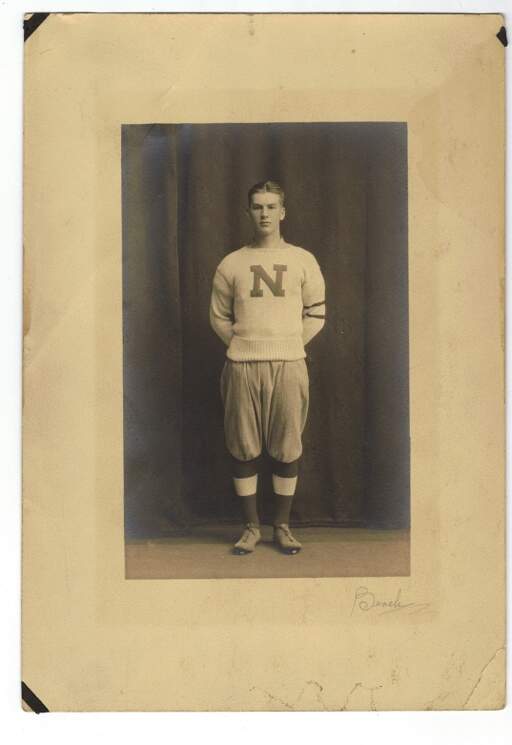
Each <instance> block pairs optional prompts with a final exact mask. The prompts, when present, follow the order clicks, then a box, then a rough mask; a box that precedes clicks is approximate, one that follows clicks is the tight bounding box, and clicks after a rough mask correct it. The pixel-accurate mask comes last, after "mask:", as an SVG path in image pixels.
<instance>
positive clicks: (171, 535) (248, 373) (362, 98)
mask: <svg viewBox="0 0 512 745" xmlns="http://www.w3.org/2000/svg"><path fill="white" fill-rule="evenodd" d="M36 16H37V17H36ZM43 16H44V17H43ZM26 20H27V25H26V40H25V47H24V49H25V61H24V70H25V84H24V85H25V87H24V222H23V243H24V339H23V567H22V577H23V600H22V605H23V608H22V613H23V618H22V626H23V629H22V639H23V648H22V683H23V688H22V698H23V701H24V704H23V706H24V707H26V708H29V709H30V710H32V711H35V710H37V709H38V708H39V709H40V710H42V711H43V710H49V711H50V712H53V711H81V712H82V711H148V712H149V711H217V710H219V711H289V712H294V711H337V712H345V711H392V710H395V711H397V710H401V711H411V710H421V711H427V710H474V709H485V710H493V709H499V708H502V707H503V706H504V703H505V679H506V660H505V645H506V633H505V632H506V626H505V560H504V557H505V551H504V548H505V498H504V495H505V478H504V477H505V437H504V431H505V409H504V403H503V402H504V287H505V280H504V276H505V275H504V236H505V232H504V228H505V219H504V216H505V212H504V204H505V201H504V193H505V192H504V186H505V185H504V168H503V163H504V144H505V127H504V122H505V80H504V70H505V65H504V62H505V56H504V55H505V47H504V43H505V40H506V34H505V35H504V25H505V24H504V19H503V17H502V16H499V15H496V14H488V15H486V14H459V15H455V14H454V15H449V14H442V13H439V14H425V13H423V14H417V15H415V14H371V13H365V14H357V13H353V14H343V13H339V14H323V13H319V14H316V13H297V14H293V13H290V14H287V13H275V14H266V13H261V14H258V13H256V14H244V13H232V14H230V13H219V14H207V13H204V14H203V13H168V14H166V13H162V14H160V13H154V14H153V13H140V14H138V13H134V14H131V13H119V14H117V13H105V14H103V13H69V14H67V13H50V14H48V15H47V14H34V16H32V15H30V14H28V16H27V19H26ZM38 702H39V703H38ZM41 707H44V709H41Z"/></svg>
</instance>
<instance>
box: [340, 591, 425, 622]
mask: <svg viewBox="0 0 512 745" xmlns="http://www.w3.org/2000/svg"><path fill="white" fill-rule="evenodd" d="M429 605H430V603H414V602H409V603H404V602H403V601H402V588H401V587H400V588H399V589H398V591H397V593H396V595H395V597H394V598H392V599H391V600H388V599H386V600H380V599H378V598H377V596H376V595H375V593H374V592H371V591H370V590H369V589H368V588H367V587H358V588H357V590H356V591H355V593H354V602H353V603H352V610H351V611H350V615H352V614H353V613H354V611H355V610H360V611H363V612H364V613H366V612H368V611H372V610H373V611H376V612H377V615H380V616H381V615H384V614H385V613H393V612H394V611H397V610H406V609H407V610H408V614H412V613H417V612H419V611H422V610H425V609H426V608H428V607H429Z"/></svg>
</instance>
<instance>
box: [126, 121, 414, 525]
mask: <svg viewBox="0 0 512 745" xmlns="http://www.w3.org/2000/svg"><path fill="white" fill-rule="evenodd" d="M121 138H122V164H121V165H122V219H123V264H122V271H123V383H124V507H125V536H126V538H127V539H139V538H140V539H148V538H165V537H166V536H172V535H176V534H181V535H186V534H187V532H188V531H191V530H193V529H194V527H195V526H201V525H222V524H224V525H231V524H232V525H240V524H241V516H240V506H239V503H238V498H237V497H236V496H235V494H234V492H233V487H232V483H231V471H230V463H229V455H228V453H227V450H226V447H225V443H224V431H223V408H222V401H221V396H220V389H219V378H220V373H221V370H222V366H223V363H224V360H225V347H224V346H223V344H222V342H221V341H220V340H219V338H218V337H217V336H216V335H215V334H214V333H213V331H212V329H211V326H210V323H209V316H208V312H209V302H210V294H211V286H212V278H213V275H214V273H215V269H216V267H217V265H218V264H219V262H220V261H221V260H222V258H223V257H224V256H225V255H226V254H228V253H229V252H231V251H234V250H235V249H237V248H239V247H240V246H242V245H244V244H245V243H247V242H248V241H249V240H250V237H251V229H250V225H249V222H248V220H247V216H246V213H245V207H246V203H247V191H248V189H249V188H250V187H251V186H252V185H253V184H254V183H256V182H258V181H262V180H265V179H272V180H275V181H277V182H278V183H280V184H281V185H282V186H283V188H284V192H285V198H286V218H285V220H284V221H283V223H282V234H283V236H284V238H285V240H286V241H288V242H290V243H293V244H295V245H299V246H302V247H304V248H305V249H307V250H308V251H311V252H312V253H313V254H314V255H315V257H316V258H317V260H318V262H319V264H320V267H321V269H322V272H323V275H324V278H325V282H326V299H327V308H328V311H327V320H326V324H325V327H324V329H323V331H322V333H321V334H319V335H318V336H317V337H316V338H315V339H313V341H312V342H311V343H310V344H309V345H308V346H307V347H306V352H307V365H308V371H309V378H310V404H309V413H308V421H307V424H306V429H305V431H304V435H303V447H304V450H303V456H302V459H301V463H300V474H299V480H298V487H297V493H296V497H295V500H294V503H293V510H292V515H291V524H292V525H293V526H297V527H306V526H316V527H322V526H326V527H327V526H328V527H339V528H363V529H364V528H367V529H407V528H408V527H409V521H410V478H409V476H410V463H409V454H410V453H409V451H410V443H409V382H408V380H409V370H408V365H409V349H408V229H407V125H406V123H403V122H397V123H279V124H267V123H261V124H147V125H141V124H137V125H131V124H126V125H124V126H123V127H122V131H121ZM259 484H260V486H259V495H258V498H259V505H260V512H261V517H262V521H263V522H265V521H266V520H269V515H270V508H271V504H270V502H271V499H272V488H271V479H270V471H269V467H268V464H266V463H265V461H264V463H263V470H262V472H261V476H260V481H259Z"/></svg>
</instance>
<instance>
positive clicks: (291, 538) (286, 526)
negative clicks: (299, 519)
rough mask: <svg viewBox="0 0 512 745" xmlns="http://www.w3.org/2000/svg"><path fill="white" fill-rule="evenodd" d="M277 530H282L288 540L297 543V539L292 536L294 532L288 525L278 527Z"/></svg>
mask: <svg viewBox="0 0 512 745" xmlns="http://www.w3.org/2000/svg"><path fill="white" fill-rule="evenodd" d="M277 530H282V531H283V533H284V534H285V535H286V537H287V538H289V539H290V540H291V541H295V538H294V537H293V536H292V532H291V530H290V528H289V527H288V525H284V524H283V525H278V526H277Z"/></svg>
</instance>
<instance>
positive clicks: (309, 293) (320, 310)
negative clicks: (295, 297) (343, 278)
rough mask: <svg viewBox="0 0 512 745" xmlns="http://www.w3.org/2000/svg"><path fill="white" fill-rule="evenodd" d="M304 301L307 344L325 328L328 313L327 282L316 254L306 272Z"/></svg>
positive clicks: (304, 329) (303, 320)
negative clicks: (326, 300)
mask: <svg viewBox="0 0 512 745" xmlns="http://www.w3.org/2000/svg"><path fill="white" fill-rule="evenodd" d="M302 303H303V310H302V340H303V342H304V345H306V344H308V342H310V341H311V339H312V338H313V337H314V336H316V335H317V334H318V332H319V331H320V330H321V329H322V328H323V326H324V324H325V314H326V306H325V282H324V278H323V276H322V272H321V269H320V267H319V265H318V262H317V260H316V259H315V257H314V256H311V261H310V262H309V263H308V266H307V269H306V272H305V277H304V284H303V285H302Z"/></svg>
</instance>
